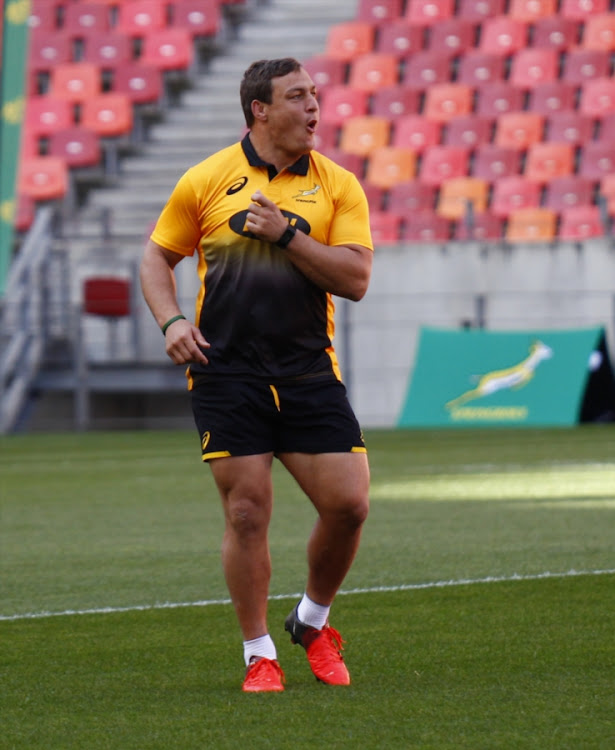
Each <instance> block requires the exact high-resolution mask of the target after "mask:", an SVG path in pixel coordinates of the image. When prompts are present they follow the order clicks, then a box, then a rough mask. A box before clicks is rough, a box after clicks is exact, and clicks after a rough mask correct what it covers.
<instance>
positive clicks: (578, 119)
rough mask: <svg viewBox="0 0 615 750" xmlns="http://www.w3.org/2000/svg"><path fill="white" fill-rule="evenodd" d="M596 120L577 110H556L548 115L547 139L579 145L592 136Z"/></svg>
mask: <svg viewBox="0 0 615 750" xmlns="http://www.w3.org/2000/svg"><path fill="white" fill-rule="evenodd" d="M593 129H594V121H593V119H592V118H591V117H588V116H587V115H584V114H581V112H578V111H577V110H571V111H562V112H554V113H553V114H551V115H549V116H548V117H547V122H546V134H545V137H546V140H548V141H553V142H555V143H557V142H559V143H570V144H572V145H573V146H579V145H581V144H583V143H585V141H588V140H590V139H591V137H592V132H593Z"/></svg>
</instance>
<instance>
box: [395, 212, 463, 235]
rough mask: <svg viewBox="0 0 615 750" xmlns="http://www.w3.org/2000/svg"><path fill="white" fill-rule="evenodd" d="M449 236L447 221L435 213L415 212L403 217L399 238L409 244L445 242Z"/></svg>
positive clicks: (450, 227) (448, 222)
mask: <svg viewBox="0 0 615 750" xmlns="http://www.w3.org/2000/svg"><path fill="white" fill-rule="evenodd" d="M451 234H452V222H451V221H450V220H449V219H447V218H445V217H444V216H440V215H439V214H437V213H436V212H435V211H417V212H416V213H411V214H408V216H405V217H404V223H403V227H402V232H401V238H402V240H407V241H409V242H426V243H431V242H446V241H447V240H449V239H450V238H451Z"/></svg>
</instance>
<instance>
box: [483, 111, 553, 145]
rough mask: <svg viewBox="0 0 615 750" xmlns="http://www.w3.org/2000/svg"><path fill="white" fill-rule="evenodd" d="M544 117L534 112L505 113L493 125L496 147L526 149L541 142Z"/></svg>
mask: <svg viewBox="0 0 615 750" xmlns="http://www.w3.org/2000/svg"><path fill="white" fill-rule="evenodd" d="M543 128H544V117H543V116H542V115H539V114H537V113H536V112H505V113H504V114H502V115H500V116H499V117H498V118H497V120H496V123H495V138H494V141H493V142H494V143H495V144H496V145H497V146H508V147H510V148H519V149H526V148H528V147H529V146H530V145H532V144H533V143H537V142H538V141H541V140H542V132H543Z"/></svg>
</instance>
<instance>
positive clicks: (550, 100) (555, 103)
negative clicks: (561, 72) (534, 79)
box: [528, 80, 576, 116]
mask: <svg viewBox="0 0 615 750" xmlns="http://www.w3.org/2000/svg"><path fill="white" fill-rule="evenodd" d="M575 95H576V90H575V87H574V86H573V85H572V84H571V83H568V82H567V81H561V80H557V81H548V82H546V83H539V84H538V85H536V86H534V88H533V89H532V90H531V91H530V96H529V102H528V109H529V110H530V111H531V112H536V113H538V114H540V115H545V116H549V115H551V114H553V113H554V112H570V111H572V110H574V109H575V106H576V99H575Z"/></svg>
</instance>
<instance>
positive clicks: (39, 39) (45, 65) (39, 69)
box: [28, 31, 73, 74]
mask: <svg viewBox="0 0 615 750" xmlns="http://www.w3.org/2000/svg"><path fill="white" fill-rule="evenodd" d="M72 59H73V45H72V42H71V38H70V36H69V35H68V34H65V33H64V32H63V31H35V32H32V33H31V35H30V43H29V46H28V68H29V70H31V71H32V72H33V73H47V74H50V73H51V71H52V70H53V68H54V67H55V66H56V65H59V64H61V63H69V62H71V61H72Z"/></svg>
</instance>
